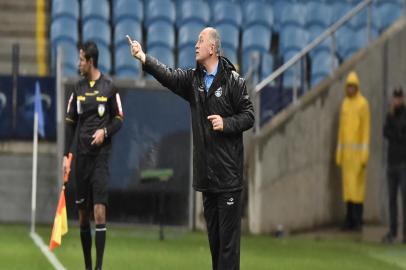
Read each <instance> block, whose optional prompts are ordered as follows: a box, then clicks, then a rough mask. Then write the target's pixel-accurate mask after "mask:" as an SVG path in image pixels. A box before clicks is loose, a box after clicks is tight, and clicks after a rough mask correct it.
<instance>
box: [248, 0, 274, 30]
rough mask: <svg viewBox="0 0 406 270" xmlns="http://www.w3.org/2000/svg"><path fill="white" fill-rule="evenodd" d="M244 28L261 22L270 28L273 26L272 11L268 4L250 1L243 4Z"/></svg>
mask: <svg viewBox="0 0 406 270" xmlns="http://www.w3.org/2000/svg"><path fill="white" fill-rule="evenodd" d="M243 15H244V28H248V27H250V26H251V25H258V24H262V25H263V26H265V27H267V28H269V29H271V28H272V26H273V11H272V8H271V6H270V5H269V4H267V3H264V2H257V1H252V2H248V3H247V4H244V5H243Z"/></svg>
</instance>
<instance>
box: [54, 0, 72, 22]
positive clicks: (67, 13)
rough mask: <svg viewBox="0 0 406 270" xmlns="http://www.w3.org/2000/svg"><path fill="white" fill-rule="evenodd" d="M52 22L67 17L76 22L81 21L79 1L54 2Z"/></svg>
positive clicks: (57, 0) (58, 0) (64, 0)
mask: <svg viewBox="0 0 406 270" xmlns="http://www.w3.org/2000/svg"><path fill="white" fill-rule="evenodd" d="M51 16H52V20H54V19H58V18H62V17H67V18H71V19H74V20H78V19H79V2H78V1H77V0H72V1H66V0H53V1H52V11H51Z"/></svg>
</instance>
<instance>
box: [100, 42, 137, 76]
mask: <svg viewBox="0 0 406 270" xmlns="http://www.w3.org/2000/svg"><path fill="white" fill-rule="evenodd" d="M96 44H97V48H98V49H99V60H98V68H99V69H100V71H101V72H102V73H104V74H109V73H110V72H111V52H110V49H109V47H106V46H104V45H103V44H101V43H98V42H96ZM127 57H128V58H130V59H132V57H131V56H129V51H128V48H127ZM132 60H134V59H132Z"/></svg>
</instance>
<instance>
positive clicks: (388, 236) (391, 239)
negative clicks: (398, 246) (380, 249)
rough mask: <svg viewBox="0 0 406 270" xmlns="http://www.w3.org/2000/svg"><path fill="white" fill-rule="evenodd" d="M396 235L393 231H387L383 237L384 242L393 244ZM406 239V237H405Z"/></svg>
mask: <svg viewBox="0 0 406 270" xmlns="http://www.w3.org/2000/svg"><path fill="white" fill-rule="evenodd" d="M395 238H396V237H395V236H393V235H392V234H391V233H387V234H386V235H385V236H384V237H382V243H383V244H393V242H395ZM403 240H405V239H403Z"/></svg>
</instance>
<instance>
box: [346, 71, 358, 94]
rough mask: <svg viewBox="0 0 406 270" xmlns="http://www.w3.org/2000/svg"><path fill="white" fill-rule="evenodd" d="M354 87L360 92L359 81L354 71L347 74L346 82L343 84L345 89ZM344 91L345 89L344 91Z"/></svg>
mask: <svg viewBox="0 0 406 270" xmlns="http://www.w3.org/2000/svg"><path fill="white" fill-rule="evenodd" d="M350 84H351V85H356V86H357V89H358V92H361V89H360V87H359V79H358V75H357V73H356V72H355V71H351V72H350V74H348V76H347V82H346V84H345V87H347V86H348V85H350ZM344 90H345V89H344Z"/></svg>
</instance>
